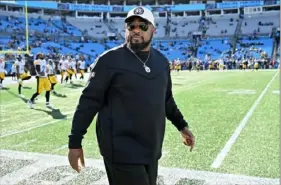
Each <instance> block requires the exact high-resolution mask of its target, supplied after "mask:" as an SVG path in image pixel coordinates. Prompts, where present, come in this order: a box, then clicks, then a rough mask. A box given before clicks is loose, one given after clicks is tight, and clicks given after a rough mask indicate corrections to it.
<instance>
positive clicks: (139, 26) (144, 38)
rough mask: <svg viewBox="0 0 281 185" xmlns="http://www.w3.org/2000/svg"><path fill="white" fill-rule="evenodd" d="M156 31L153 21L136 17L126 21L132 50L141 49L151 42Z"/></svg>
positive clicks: (128, 40) (127, 37) (127, 35)
mask: <svg viewBox="0 0 281 185" xmlns="http://www.w3.org/2000/svg"><path fill="white" fill-rule="evenodd" d="M154 31H155V28H154V27H153V25H152V24H151V23H149V22H147V21H145V20H143V19H141V18H138V17H135V18H132V19H131V20H129V21H128V22H127V23H126V40H127V42H128V43H130V47H131V49H132V50H134V51H135V52H137V51H141V50H143V49H145V48H146V47H147V46H148V45H149V44H150V42H151V40H152V36H153V33H154Z"/></svg>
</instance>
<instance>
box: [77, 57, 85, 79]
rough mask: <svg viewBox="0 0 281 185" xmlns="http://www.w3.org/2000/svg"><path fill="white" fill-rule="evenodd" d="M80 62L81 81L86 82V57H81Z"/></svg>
mask: <svg viewBox="0 0 281 185" xmlns="http://www.w3.org/2000/svg"><path fill="white" fill-rule="evenodd" d="M79 59H80V60H79V61H78V68H79V72H80V74H81V76H80V80H84V73H85V68H86V62H85V60H84V57H83V56H82V55H81V56H80V58H79Z"/></svg>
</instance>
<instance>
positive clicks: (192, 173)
mask: <svg viewBox="0 0 281 185" xmlns="http://www.w3.org/2000/svg"><path fill="white" fill-rule="evenodd" d="M0 157H4V159H5V157H8V158H9V159H13V160H22V159H24V160H32V161H36V162H35V163H32V164H29V165H27V166H23V167H22V168H21V169H14V170H13V169H11V172H10V173H8V174H6V175H4V176H2V177H1V178H0V181H1V182H2V183H3V184H16V183H19V182H20V181H22V180H29V179H28V178H30V177H32V176H33V175H35V174H38V173H40V172H41V173H44V171H45V170H48V169H49V171H50V170H51V169H53V168H54V167H58V166H65V167H68V168H66V170H68V169H71V168H70V166H69V163H68V160H67V156H59V155H50V154H41V153H31V152H20V151H11V150H0ZM4 162H5V160H4ZM85 163H86V167H88V168H92V169H93V168H95V169H96V170H100V171H103V172H104V173H105V169H104V163H103V161H102V160H96V159H89V158H86V161H85ZM84 170H87V169H84ZM53 171H54V170H53ZM88 171H89V169H88ZM54 173H57V172H54ZM82 173H83V171H82ZM49 175H50V174H49ZM77 175H78V174H77V173H75V172H73V173H72V175H71V174H70V176H67V177H65V178H63V179H61V180H60V183H58V184H67V182H69V180H71V179H74V178H76V177H77ZM92 175H94V174H92ZM159 176H162V177H163V181H164V184H176V182H179V180H181V179H183V178H186V179H193V180H202V181H204V182H203V183H204V185H220V184H236V185H245V184H255V185H277V184H279V179H278V178H275V179H273V178H262V177H253V176H246V175H234V174H224V173H217V172H209V171H197V170H190V169H180V168H164V167H159ZM48 178H50V179H49V180H50V181H52V180H53V179H51V178H52V177H49V176H48ZM106 179H107V177H106V176H105V175H103V176H102V177H101V178H100V179H99V180H97V181H94V182H92V184H91V185H96V184H97V185H98V184H108V182H107V180H106ZM38 180H39V179H38ZM40 180H46V179H45V178H44V179H40ZM50 181H49V182H50ZM63 182H64V183H63Z"/></svg>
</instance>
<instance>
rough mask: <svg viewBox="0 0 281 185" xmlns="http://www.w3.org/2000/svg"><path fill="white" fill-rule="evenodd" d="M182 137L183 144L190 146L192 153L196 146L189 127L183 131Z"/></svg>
mask: <svg viewBox="0 0 281 185" xmlns="http://www.w3.org/2000/svg"><path fill="white" fill-rule="evenodd" d="M181 135H182V137H183V143H184V144H185V145H187V146H190V151H191V152H192V150H193V148H194V144H195V138H194V136H193V134H192V132H191V131H190V130H189V129H188V128H187V127H184V128H183V129H182V130H181Z"/></svg>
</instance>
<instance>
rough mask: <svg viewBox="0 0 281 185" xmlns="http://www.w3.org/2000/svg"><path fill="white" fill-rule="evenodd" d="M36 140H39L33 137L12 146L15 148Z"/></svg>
mask: <svg viewBox="0 0 281 185" xmlns="http://www.w3.org/2000/svg"><path fill="white" fill-rule="evenodd" d="M35 141H37V139H32V140H29V141H25V142H22V143H19V144H16V145H12V147H13V148H15V147H21V146H23V145H28V144H30V143H33V142H35Z"/></svg>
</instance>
